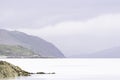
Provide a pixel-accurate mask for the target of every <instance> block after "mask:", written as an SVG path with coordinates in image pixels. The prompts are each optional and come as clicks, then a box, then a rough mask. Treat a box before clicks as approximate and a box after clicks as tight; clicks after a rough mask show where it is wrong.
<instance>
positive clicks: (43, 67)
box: [0, 58, 120, 80]
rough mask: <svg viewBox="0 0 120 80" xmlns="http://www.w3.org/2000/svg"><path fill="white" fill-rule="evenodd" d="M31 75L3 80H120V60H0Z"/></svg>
mask: <svg viewBox="0 0 120 80" xmlns="http://www.w3.org/2000/svg"><path fill="white" fill-rule="evenodd" d="M0 60H3V61H7V62H10V63H12V64H14V65H17V66H19V67H21V68H22V69H23V70H26V71H29V72H55V73H56V74H33V75H31V76H25V77H17V78H14V79H5V80H120V69H119V68H120V59H87V58H86V59H0ZM1 80H3V79H1Z"/></svg>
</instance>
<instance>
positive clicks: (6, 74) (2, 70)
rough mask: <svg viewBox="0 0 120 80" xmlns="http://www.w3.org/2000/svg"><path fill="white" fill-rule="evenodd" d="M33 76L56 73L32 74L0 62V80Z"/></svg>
mask: <svg viewBox="0 0 120 80" xmlns="http://www.w3.org/2000/svg"><path fill="white" fill-rule="evenodd" d="M31 74H55V72H52V73H45V72H37V73H30V72H27V71H25V70H22V69H21V68H20V67H18V66H15V65H13V64H10V63H8V62H6V61H0V79H2V78H15V77H19V76H30V75H31Z"/></svg>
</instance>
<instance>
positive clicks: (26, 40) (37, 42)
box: [0, 29, 64, 58]
mask: <svg viewBox="0 0 120 80" xmlns="http://www.w3.org/2000/svg"><path fill="white" fill-rule="evenodd" d="M0 44H1V45H14V46H16V45H20V46H22V47H24V48H28V49H29V50H32V51H33V52H34V53H36V54H35V55H40V56H41V57H58V58H61V57H64V55H63V54H62V53H61V51H60V50H58V49H57V48H56V47H55V46H54V45H53V44H51V43H49V42H47V41H45V40H43V39H41V38H39V37H36V36H31V35H27V34H25V33H22V32H18V31H7V30H3V29H0Z"/></svg>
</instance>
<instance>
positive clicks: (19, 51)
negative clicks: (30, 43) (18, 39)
mask: <svg viewBox="0 0 120 80" xmlns="http://www.w3.org/2000/svg"><path fill="white" fill-rule="evenodd" d="M0 56H5V57H8V58H10V57H17V58H18V57H19V58H20V57H39V56H40V55H35V53H34V52H33V51H31V50H29V49H27V48H24V47H22V46H19V45H0Z"/></svg>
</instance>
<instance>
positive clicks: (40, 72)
mask: <svg viewBox="0 0 120 80" xmlns="http://www.w3.org/2000/svg"><path fill="white" fill-rule="evenodd" d="M36 74H46V73H45V72H37V73H36Z"/></svg>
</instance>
